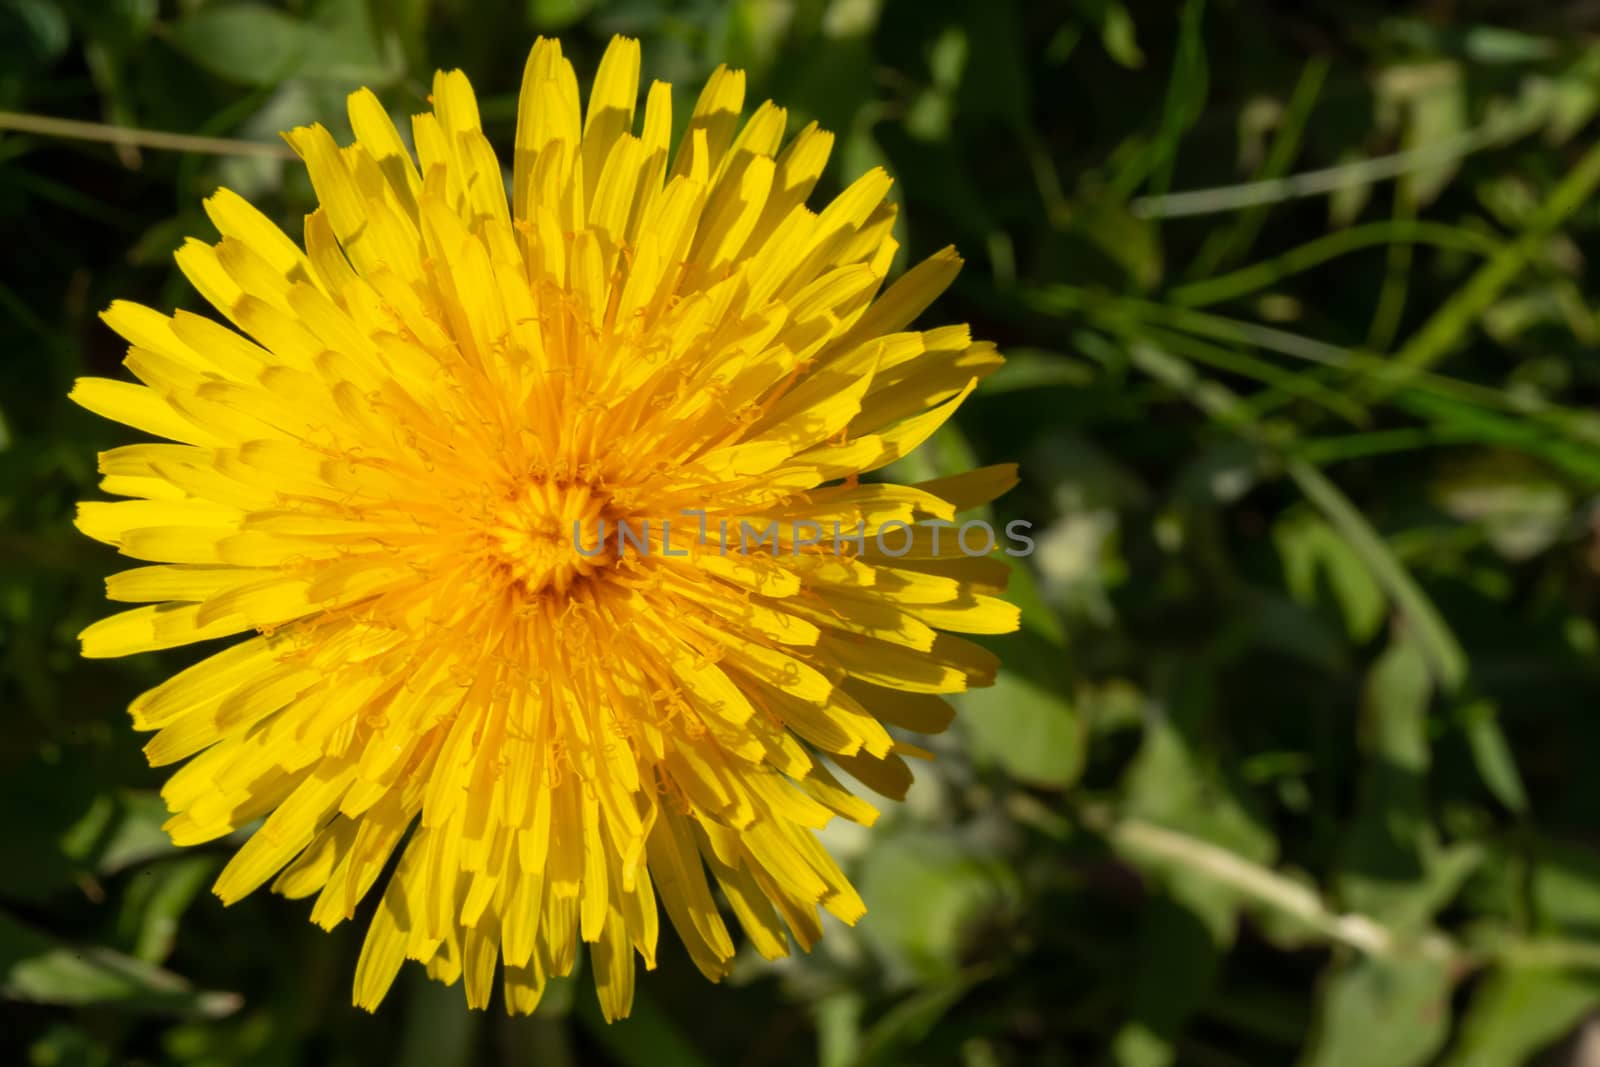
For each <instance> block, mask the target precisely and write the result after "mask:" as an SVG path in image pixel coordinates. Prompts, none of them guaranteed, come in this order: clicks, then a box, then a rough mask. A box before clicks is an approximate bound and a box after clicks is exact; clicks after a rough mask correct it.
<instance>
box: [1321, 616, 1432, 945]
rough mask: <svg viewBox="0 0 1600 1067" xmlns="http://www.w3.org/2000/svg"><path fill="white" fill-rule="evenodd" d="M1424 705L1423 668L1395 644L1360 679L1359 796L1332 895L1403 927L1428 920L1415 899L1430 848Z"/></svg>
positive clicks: (1408, 645) (1427, 695)
mask: <svg viewBox="0 0 1600 1067" xmlns="http://www.w3.org/2000/svg"><path fill="white" fill-rule="evenodd" d="M1432 698H1433V686H1432V680H1431V677H1430V675H1429V672H1428V665H1427V662H1426V661H1425V660H1424V659H1423V658H1422V655H1421V653H1420V652H1418V651H1417V648H1416V646H1415V645H1414V644H1413V643H1412V642H1410V641H1408V640H1406V639H1404V637H1401V638H1400V639H1398V640H1396V641H1395V642H1394V643H1393V644H1391V645H1390V646H1389V648H1388V649H1387V650H1386V651H1385V652H1384V654H1383V655H1382V656H1380V657H1379V658H1378V662H1377V663H1376V664H1374V665H1373V668H1372V673H1371V674H1370V675H1368V678H1367V686H1366V692H1365V694H1364V698H1363V701H1362V718H1361V731H1362V738H1361V747H1362V750H1363V752H1364V754H1365V757H1366V763H1365V767H1364V768H1363V774H1362V782H1361V797H1360V801H1359V803H1358V805H1357V810H1356V816H1355V819H1354V821H1353V822H1352V823H1351V825H1350V829H1349V830H1348V832H1347V833H1346V836H1345V841H1344V847H1343V849H1342V853H1341V864H1340V868H1341V869H1340V875H1339V892H1340V895H1341V896H1342V897H1343V898H1344V902H1345V905H1346V906H1347V907H1349V908H1350V909H1351V910H1353V911H1357V912H1361V913H1363V914H1368V915H1371V916H1373V917H1375V918H1377V919H1378V920H1380V921H1382V922H1386V923H1392V924H1396V925H1399V926H1402V927H1405V928H1411V927H1416V926H1420V925H1421V924H1423V923H1425V922H1426V921H1427V920H1428V919H1429V918H1430V917H1431V916H1430V914H1429V912H1428V909H1427V908H1426V906H1425V902H1423V901H1421V900H1419V899H1418V895H1419V890H1421V889H1422V888H1423V887H1424V885H1425V883H1424V880H1423V875H1424V869H1425V864H1426V860H1427V855H1428V854H1429V853H1430V852H1431V851H1432V850H1433V849H1434V848H1435V847H1436V846H1437V844H1438V841H1437V834H1436V833H1435V831H1434V830H1433V827H1432V826H1431V825H1430V824H1429V822H1428V817H1427V809H1426V781H1427V777H1426V776H1427V773H1428V767H1429V764H1430V756H1429V751H1428V707H1429V705H1430V703H1431V702H1432Z"/></svg>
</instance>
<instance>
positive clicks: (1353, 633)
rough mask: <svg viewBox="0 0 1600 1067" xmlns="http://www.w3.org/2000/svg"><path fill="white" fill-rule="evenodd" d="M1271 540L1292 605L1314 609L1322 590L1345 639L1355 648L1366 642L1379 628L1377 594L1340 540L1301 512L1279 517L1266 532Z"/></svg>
mask: <svg viewBox="0 0 1600 1067" xmlns="http://www.w3.org/2000/svg"><path fill="white" fill-rule="evenodd" d="M1272 541H1273V544H1275V545H1276V546H1277V549H1278V557H1279V558H1280V559H1281V560H1282V561H1283V575H1284V583H1285V584H1286V585H1287V586H1288V589H1289V593H1290V595H1291V596H1293V597H1294V599H1295V600H1296V601H1298V602H1299V603H1300V604H1303V605H1305V606H1306V607H1312V606H1315V605H1316V604H1317V603H1319V602H1320V601H1322V600H1323V599H1324V595H1323V591H1324V589H1325V590H1326V592H1327V594H1330V595H1331V596H1332V599H1333V600H1334V602H1335V603H1337V604H1338V606H1339V609H1340V612H1341V614H1342V615H1343V616H1344V624H1345V631H1346V632H1347V633H1348V634H1349V635H1350V639H1351V640H1352V641H1355V642H1356V643H1358V644H1364V643H1366V642H1367V641H1369V640H1371V639H1372V637H1373V635H1375V634H1376V633H1377V632H1378V627H1379V626H1381V625H1382V624H1383V617H1384V613H1385V603H1384V598H1383V590H1381V589H1379V588H1378V584H1377V582H1375V581H1373V579H1372V576H1371V574H1369V573H1368V571H1367V568H1366V567H1365V566H1363V565H1362V562H1361V559H1360V557H1358V556H1357V555H1356V554H1355V553H1354V552H1353V551H1351V549H1350V546H1349V545H1348V544H1347V543H1346V542H1345V540H1344V538H1342V537H1340V536H1339V535H1338V534H1337V533H1335V532H1334V530H1333V528H1332V527H1331V526H1329V525H1328V524H1327V522H1325V521H1324V520H1323V519H1321V518H1320V517H1318V516H1317V514H1316V513H1315V512H1312V511H1309V510H1304V509H1302V510H1292V511H1288V512H1285V513H1284V516H1283V517H1282V518H1281V519H1279V520H1278V522H1277V523H1276V524H1275V525H1274V526H1273V528H1272ZM1324 583H1326V584H1325V585H1324Z"/></svg>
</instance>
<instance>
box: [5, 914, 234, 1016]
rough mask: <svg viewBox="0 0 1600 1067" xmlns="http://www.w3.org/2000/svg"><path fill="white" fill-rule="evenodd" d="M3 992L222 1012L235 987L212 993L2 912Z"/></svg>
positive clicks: (58, 1000)
mask: <svg viewBox="0 0 1600 1067" xmlns="http://www.w3.org/2000/svg"><path fill="white" fill-rule="evenodd" d="M0 994H3V995H4V996H5V997H6V998H7V999H10V1000H23V1001H33V1002H36V1003H41V1004H61V1005H76V1006H85V1005H91V1004H92V1005H103V1006H107V1007H116V1008H121V1009H125V1010H128V1011H135V1012H161V1013H172V1014H180V1015H202V1016H207V1017H213V1018H214V1017H218V1016H223V1015H227V1014H229V1013H231V1012H233V1011H234V1010H236V1009H237V1008H238V1007H239V1004H240V998H239V996H238V995H237V994H234V993H209V992H202V991H199V990H196V989H194V988H193V987H192V986H191V985H190V984H189V983H188V982H187V981H185V980H184V979H182V978H180V977H178V976H177V975H175V974H173V973H171V972H170V971H165V970H162V969H161V968H160V967H156V966H153V965H151V964H148V963H144V962H142V961H140V960H136V959H134V958H133V957H132V956H125V955H123V954H122V953H120V952H114V951H112V950H111V949H108V948H104V947H101V946H98V945H69V944H66V943H65V942H61V941H57V940H56V939H55V938H53V937H50V936H49V935H48V934H44V933H41V932H39V931H38V930H35V929H33V928H32V927H29V926H26V925H24V924H23V923H21V922H19V921H18V920H16V919H14V918H12V917H11V916H9V915H6V914H4V913H3V912H0Z"/></svg>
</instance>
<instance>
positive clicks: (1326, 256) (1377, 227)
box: [1167, 220, 1500, 308]
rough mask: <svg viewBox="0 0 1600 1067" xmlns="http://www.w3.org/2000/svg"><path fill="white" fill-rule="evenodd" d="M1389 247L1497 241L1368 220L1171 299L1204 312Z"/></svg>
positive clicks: (1491, 244)
mask: <svg viewBox="0 0 1600 1067" xmlns="http://www.w3.org/2000/svg"><path fill="white" fill-rule="evenodd" d="M1389 244H1422V245H1430V246H1432V247H1435V248H1443V249H1448V250H1450V251H1456V252H1472V253H1476V254H1478V255H1484V256H1490V255H1493V254H1494V253H1495V252H1496V250H1498V249H1499V247H1500V244H1499V242H1497V241H1495V240H1493V239H1492V238H1489V237H1485V236H1482V235H1480V234H1476V233H1473V232H1472V231H1471V230H1465V229H1462V228H1461V227H1459V226H1448V225H1445V224H1443V223H1438V222H1409V223H1397V222H1394V221H1392V220H1389V221H1384V222H1369V223H1366V224H1364V225H1361V226H1354V227H1351V228H1350V229H1348V230H1340V231H1338V232H1337V233H1330V234H1328V235H1326V236H1325V237H1319V238H1317V239H1316V240H1314V241H1308V242H1306V243H1305V244H1303V245H1300V246H1299V247H1298V248H1295V249H1293V250H1292V251H1289V252H1286V253H1284V254H1283V255H1281V256H1276V257H1274V258H1272V259H1267V260H1263V261H1261V262H1260V263H1255V264H1252V265H1251V266H1248V267H1244V268H1242V269H1240V270H1237V271H1234V272H1233V273H1231V274H1224V275H1222V276H1220V277H1216V278H1207V279H1206V280H1205V281H1199V282H1191V283H1190V284H1188V285H1181V286H1179V287H1178V288H1176V289H1173V290H1172V291H1171V292H1169V293H1168V294H1167V300H1168V301H1170V302H1171V303H1173V304H1177V305H1179V306H1181V307H1187V308H1203V307H1209V306H1210V305H1212V304H1220V303H1222V302H1223V301H1225V300H1233V299H1235V298H1237V297H1241V296H1248V295H1249V294H1251V293H1255V292H1259V291H1261V290H1262V289H1265V288H1267V287H1269V286H1272V285H1276V284H1277V283H1279V282H1281V281H1284V280H1285V279H1287V278H1291V277H1293V276H1294V275H1296V274H1302V273H1304V272H1305V271H1308V270H1311V269H1313V268H1315V267H1319V266H1321V265H1322V264H1324V263H1327V262H1329V261H1330V260H1333V259H1337V258H1338V257H1340V256H1343V255H1348V254H1350V253H1352V252H1359V251H1361V250H1363V249H1367V248H1373V247H1377V246H1382V245H1389Z"/></svg>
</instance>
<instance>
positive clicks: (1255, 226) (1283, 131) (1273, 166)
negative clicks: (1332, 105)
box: [1188, 56, 1331, 278]
mask: <svg viewBox="0 0 1600 1067" xmlns="http://www.w3.org/2000/svg"><path fill="white" fill-rule="evenodd" d="M1330 66H1331V64H1330V63H1329V61H1328V59H1327V58H1326V57H1324V56H1313V57H1312V58H1311V59H1310V60H1308V61H1307V62H1306V65H1305V68H1304V69H1303V70H1302V71H1301V72H1300V80H1299V81H1298V82H1297V83H1296V84H1295V87H1294V92H1293V93H1291V94H1290V96H1289V105H1288V107H1287V108H1286V109H1285V110H1284V115H1283V122H1282V124H1280V125H1279V127H1278V132H1277V134H1276V135H1275V136H1274V137H1273V139H1272V147H1271V148H1270V149H1268V151H1267V156H1266V158H1265V159H1264V160H1262V162H1261V166H1260V168H1259V169H1257V171H1256V173H1255V176H1254V180H1255V181H1272V180H1273V179H1276V178H1281V177H1283V176H1284V175H1285V174H1287V173H1288V171H1289V167H1290V166H1291V165H1292V164H1293V163H1294V160H1295V156H1297V155H1298V154H1299V152H1300V140H1301V136H1302V135H1303V134H1304V133H1305V129H1306V124H1307V123H1308V122H1310V120H1311V111H1312V109H1313V108H1315V107H1316V104H1317V98H1318V97H1319V96H1321V95H1322V85H1323V83H1324V82H1325V81H1327V78H1328V70H1329V68H1330ZM1268 207H1269V205H1267V204H1257V205H1254V206H1252V207H1249V208H1246V209H1245V210H1244V211H1243V212H1242V213H1241V214H1240V215H1239V217H1238V218H1237V219H1235V220H1234V223H1233V225H1232V226H1230V227H1228V228H1226V229H1218V230H1215V231H1213V233H1212V235H1211V237H1210V238H1208V239H1207V240H1206V243H1205V244H1204V245H1203V246H1202V247H1201V249H1200V254H1199V255H1197V256H1195V259H1194V262H1193V263H1192V264H1190V266H1189V270H1188V275H1189V277H1191V278H1208V277H1210V276H1211V275H1212V274H1214V273H1216V271H1217V268H1218V267H1220V266H1222V265H1223V264H1224V263H1229V262H1237V261H1238V260H1239V259H1242V258H1243V257H1244V256H1245V255H1246V254H1248V252H1249V251H1250V248H1251V247H1252V246H1253V245H1254V244H1255V242H1256V237H1257V236H1258V235H1259V234H1260V233H1261V227H1262V224H1263V223H1265V222H1266V218H1267V209H1268Z"/></svg>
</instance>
